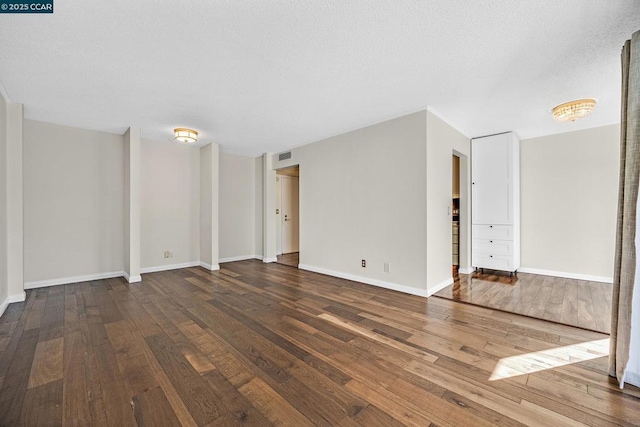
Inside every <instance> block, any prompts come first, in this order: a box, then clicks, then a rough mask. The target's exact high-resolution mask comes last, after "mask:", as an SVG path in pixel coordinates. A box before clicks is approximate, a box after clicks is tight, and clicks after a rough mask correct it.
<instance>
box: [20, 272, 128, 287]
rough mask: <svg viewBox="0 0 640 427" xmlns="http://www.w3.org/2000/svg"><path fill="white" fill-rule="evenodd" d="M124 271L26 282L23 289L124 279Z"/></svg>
mask: <svg viewBox="0 0 640 427" xmlns="http://www.w3.org/2000/svg"><path fill="white" fill-rule="evenodd" d="M124 275H125V273H124V271H112V272H110V273H97V274H87V275H85V276H74V277H60V278H58V279H49V280H36V281H33V282H26V283H25V284H24V288H25V289H37V288H46V287H47V286H57V285H67V284H69V283H79V282H89V281H91V280H102V279H113V278H114V277H124Z"/></svg>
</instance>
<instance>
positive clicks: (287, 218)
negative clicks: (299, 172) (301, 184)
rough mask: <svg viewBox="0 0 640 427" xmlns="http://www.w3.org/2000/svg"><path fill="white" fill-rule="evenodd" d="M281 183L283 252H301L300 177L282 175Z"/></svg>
mask: <svg viewBox="0 0 640 427" xmlns="http://www.w3.org/2000/svg"><path fill="white" fill-rule="evenodd" d="M280 183H281V184H280V191H281V198H282V200H281V205H280V207H281V211H280V217H281V218H282V253H283V254H290V253H292V252H299V244H298V233H299V230H298V227H299V216H298V212H299V195H298V192H299V188H298V178H294V177H290V176H281V177H280Z"/></svg>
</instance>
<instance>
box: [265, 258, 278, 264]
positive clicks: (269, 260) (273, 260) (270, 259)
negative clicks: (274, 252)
mask: <svg viewBox="0 0 640 427" xmlns="http://www.w3.org/2000/svg"><path fill="white" fill-rule="evenodd" d="M277 261H278V257H273V258H262V262H265V263H269V262H277Z"/></svg>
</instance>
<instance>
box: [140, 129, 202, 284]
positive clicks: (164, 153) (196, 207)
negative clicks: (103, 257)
mask: <svg viewBox="0 0 640 427" xmlns="http://www.w3.org/2000/svg"><path fill="white" fill-rule="evenodd" d="M140 172H141V177H140V181H141V185H140V190H141V191H140V199H141V209H140V211H141V215H140V216H141V219H140V227H141V242H140V244H141V254H140V257H141V266H142V269H143V272H144V269H147V270H148V269H150V268H154V267H158V268H161V267H163V266H169V265H175V264H185V263H196V262H198V261H199V259H200V258H199V256H200V254H199V252H200V244H199V241H200V235H199V233H200V149H199V148H196V147H190V146H187V145H177V144H173V143H168V142H158V141H150V140H146V139H143V140H142V143H141V164H140ZM164 251H170V252H172V253H173V257H172V258H164Z"/></svg>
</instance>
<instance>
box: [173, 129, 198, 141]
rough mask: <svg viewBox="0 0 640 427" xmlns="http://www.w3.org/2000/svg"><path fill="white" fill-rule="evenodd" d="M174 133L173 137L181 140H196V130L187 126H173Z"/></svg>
mask: <svg viewBox="0 0 640 427" xmlns="http://www.w3.org/2000/svg"><path fill="white" fill-rule="evenodd" d="M173 133H174V134H175V136H174V139H177V140H178V141H182V142H197V141H198V132H196V131H195V130H193V129H187V128H175V129H174V130H173Z"/></svg>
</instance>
